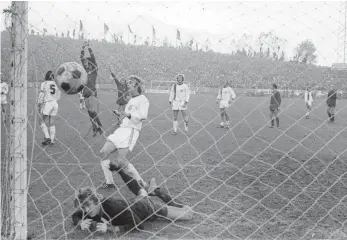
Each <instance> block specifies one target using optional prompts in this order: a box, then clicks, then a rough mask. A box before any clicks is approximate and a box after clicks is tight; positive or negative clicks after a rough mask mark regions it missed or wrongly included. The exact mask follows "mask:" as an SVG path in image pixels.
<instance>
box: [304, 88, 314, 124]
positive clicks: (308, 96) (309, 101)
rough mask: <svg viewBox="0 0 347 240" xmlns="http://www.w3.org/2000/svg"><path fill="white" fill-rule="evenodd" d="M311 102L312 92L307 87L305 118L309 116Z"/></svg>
mask: <svg viewBox="0 0 347 240" xmlns="http://www.w3.org/2000/svg"><path fill="white" fill-rule="evenodd" d="M312 103H313V97H312V92H311V89H310V88H309V87H308V88H307V89H306V91H305V104H306V108H307V112H306V115H305V117H306V119H309V118H310V113H311V110H312Z"/></svg>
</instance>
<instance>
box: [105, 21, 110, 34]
mask: <svg viewBox="0 0 347 240" xmlns="http://www.w3.org/2000/svg"><path fill="white" fill-rule="evenodd" d="M109 30H110V29H109V28H108V26H107V24H106V23H104V35H107V33H108V31H109Z"/></svg>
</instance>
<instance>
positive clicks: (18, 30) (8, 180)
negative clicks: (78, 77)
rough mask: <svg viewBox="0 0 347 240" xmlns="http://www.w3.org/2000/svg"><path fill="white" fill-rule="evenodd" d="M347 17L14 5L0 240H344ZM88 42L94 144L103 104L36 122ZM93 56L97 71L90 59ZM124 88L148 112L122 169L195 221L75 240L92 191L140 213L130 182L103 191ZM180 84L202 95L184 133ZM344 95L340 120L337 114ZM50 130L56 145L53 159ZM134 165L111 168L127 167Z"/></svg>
mask: <svg viewBox="0 0 347 240" xmlns="http://www.w3.org/2000/svg"><path fill="white" fill-rule="evenodd" d="M18 4H19V5H18ZM344 4H345V3H343V4H342V5H340V3H338V2H326V3H323V2H314V3H313V2H312V3H311V2H310V3H309V2H296V3H290V2H271V3H269V4H264V3H249V2H248V3H246V2H222V3H212V2H210V3H208V2H201V3H197V2H194V3H193V2H162V3H155V4H154V3H147V2H141V3H139V2H117V3H113V2H98V3H93V2H89V3H82V2H64V3H60V2H59V3H58V2H54V3H51V2H29V3H27V5H26V6H25V4H24V5H23V2H12V3H11V2H1V3H0V6H1V7H2V8H1V9H4V10H5V11H4V12H3V15H2V19H1V21H2V23H3V24H1V25H0V26H1V73H2V74H1V79H2V81H3V82H6V83H7V85H8V88H9V91H8V92H6V91H5V90H4V89H5V85H4V84H3V83H1V84H2V85H1V92H2V95H1V101H2V106H1V107H2V110H3V111H1V209H2V211H1V237H2V238H4V239H24V238H28V239H29V238H30V239H114V238H126V239H128V238H129V239H154V238H155V239H193V238H199V239H249V240H255V239H257V240H265V239H276V240H289V239H347V214H346V213H347V174H346V172H347V153H346V142H347V129H346V126H347V124H346V122H347V109H346V107H347V104H346V103H347V100H346V98H347V94H346V81H345V80H346V79H345V78H344V77H341V76H340V75H339V76H340V77H334V76H335V75H336V74H337V73H334V71H331V66H332V63H333V62H335V61H336V59H335V55H336V51H337V48H334V47H333V46H332V45H334V44H331V42H332V39H333V38H332V36H335V35H334V34H335V33H336V29H335V27H336V28H337V27H338V26H339V25H341V24H339V20H338V19H337V18H338V16H339V14H342V15H343V16H344V14H345V12H344V11H345V7H344ZM18 6H22V7H23V6H24V9H22V10H24V11H19V10H18ZM77 9H78V11H76V10H77ZM251 15H252V16H253V17H254V19H256V20H254V19H253V18H251V17H250V16H251ZM164 16H165V17H164ZM207 16H208V17H207ZM26 17H27V18H26ZM115 17H116V19H117V21H115ZM158 19H159V20H158ZM240 22H241V23H242V24H239V23H240ZM343 22H344V21H343ZM182 24H183V25H184V26H186V27H184V28H183V27H182V26H183V25H182ZM231 26H232V27H231ZM202 29H206V31H205V30H202ZM336 37H337V36H336ZM87 42H88V43H89V47H90V49H92V53H93V54H94V56H95V61H96V64H97V67H98V71H97V74H96V75H97V78H96V83H97V89H98V91H97V95H96V96H95V97H96V100H97V104H95V106H93V109H92V110H95V111H96V112H97V115H98V116H99V118H100V121H101V123H102V128H103V131H104V134H99V133H97V134H96V136H93V131H92V123H91V120H90V112H92V111H91V108H90V109H89V110H90V111H89V112H88V109H87V107H90V105H88V104H89V102H88V101H89V100H90V99H80V97H79V96H78V95H77V94H76V95H66V94H62V96H61V99H60V100H59V101H58V113H57V116H56V117H54V118H51V119H50V120H49V118H45V119H43V118H42V114H41V112H40V111H39V107H38V97H39V93H40V85H41V83H42V82H44V78H45V74H46V72H47V71H49V70H52V71H54V70H56V69H57V67H58V66H60V64H62V63H65V62H77V63H81V59H80V55H81V50H82V46H83V45H85V44H86V43H87ZM327 42H329V44H328V45H327V44H326V43H327ZM327 46H331V47H327ZM334 46H335V45H334ZM334 49H335V50H334ZM293 51H294V54H293ZM339 51H340V50H339ZM84 54H85V56H87V57H89V56H91V55H90V54H91V53H90V52H89V48H88V47H85V48H84ZM81 64H82V63H81ZM111 72H112V73H113V74H114V75H115V76H116V77H117V78H118V79H120V80H121V79H122V78H124V79H125V80H128V79H129V76H131V75H137V76H139V77H141V78H142V79H143V80H144V81H145V89H146V91H145V94H144V95H145V97H146V98H147V99H148V101H149V110H148V117H147V119H146V120H145V121H143V125H142V128H141V131H140V132H139V138H138V140H137V141H136V144H135V145H134V148H133V149H132V151H131V152H130V153H129V154H127V155H126V157H125V158H126V159H127V161H129V162H130V163H131V164H132V165H133V166H134V168H136V170H137V171H138V173H139V175H140V176H141V177H142V179H144V180H145V181H146V182H149V181H150V180H151V179H153V178H155V180H156V182H157V184H158V186H159V187H160V189H162V190H164V191H165V192H167V193H168V194H169V195H170V196H171V197H172V198H173V199H174V201H177V202H180V203H182V204H184V205H186V206H187V211H190V212H193V218H192V219H191V220H189V221H180V220H170V219H168V218H165V217H164V218H157V219H155V220H154V221H147V220H148V219H147V218H145V219H142V221H141V223H143V226H144V229H139V228H137V227H133V228H131V229H128V230H125V231H120V232H113V231H107V232H105V233H104V232H101V231H96V230H97V229H96V228H95V225H93V226H92V227H91V228H90V229H88V230H82V229H81V227H80V226H74V224H73V221H72V215H73V213H74V212H75V211H77V210H78V209H77V208H76V206H75V205H74V199H75V198H76V193H77V192H78V191H79V189H81V188H84V187H87V186H89V187H91V188H92V189H93V190H95V191H96V192H97V193H98V194H101V195H103V197H104V198H103V200H102V201H104V200H106V199H110V198H111V197H113V198H116V199H118V200H124V201H125V202H126V203H127V204H128V205H129V206H133V203H134V201H136V200H137V198H136V196H135V195H134V194H133V193H132V192H131V191H129V189H128V188H127V186H126V184H125V183H124V181H123V179H122V178H121V177H120V176H119V174H117V173H113V178H114V182H115V185H116V188H114V189H104V188H102V186H103V185H104V183H105V175H104V172H103V169H102V166H101V161H102V160H104V158H105V157H104V156H102V154H101V153H100V150H101V149H102V148H103V146H104V144H105V142H106V138H107V137H108V136H109V135H110V134H112V133H113V132H114V131H115V130H116V129H118V127H119V122H118V117H117V116H115V115H114V113H113V110H114V109H116V108H117V107H118V106H117V102H118V101H117V100H118V99H117V98H118V95H117V93H116V91H115V89H117V86H116V84H115V83H114V80H113V78H112V77H111ZM177 73H182V74H184V75H185V77H186V79H185V83H187V84H188V85H189V88H190V93H191V95H190V99H189V103H188V105H187V111H185V113H186V114H187V117H186V118H184V116H185V115H184V113H183V115H181V114H178V116H177V119H174V113H173V112H172V109H171V108H170V107H169V106H168V95H166V94H168V93H169V90H170V88H171V87H172V85H173V84H174V83H176V81H172V80H174V79H175V76H176V75H177ZM89 74H92V73H91V72H90V73H89ZM343 76H344V75H343ZM90 77H91V75H90ZM157 79H159V80H157ZM163 79H166V80H163ZM274 83H275V84H276V85H277V86H278V92H279V93H280V95H281V103H280V104H279V105H280V106H279V108H276V106H277V105H276V101H277V103H279V102H278V98H277V97H276V99H275V100H276V101H275V100H274V97H272V96H274V90H273V89H272V88H275V87H274V86H273V84H274ZM128 84H131V82H130V83H129V82H128ZM226 86H230V87H231V88H232V90H233V92H234V93H235V94H236V97H235V99H228V98H227V97H228V96H229V94H230V92H228V91H227V90H226V88H225V87H226ZM307 88H310V89H311V90H312V96H313V102H312V101H311V100H312V99H311V100H310V101H309V102H311V104H308V103H307V101H306V102H305V99H306V100H308V99H307V95H306V97H305V94H307V93H305V91H306V89H307ZM118 90H119V89H118ZM331 90H333V91H332V92H331ZM335 90H338V91H339V94H338V97H337V100H336V105H335V100H331V99H333V97H332V98H329V99H327V96H328V93H329V92H330V95H332V96H334V93H335V92H334V91H335ZM331 93H332V94H331ZM218 94H220V95H222V96H221V97H222V98H223V100H224V101H222V102H219V101H217V97H218ZM231 95H232V94H231ZM276 96H277V94H276ZM310 96H311V95H310ZM5 99H6V100H7V103H6V101H5ZM84 100H86V101H85V102H84ZM229 100H230V101H229ZM271 101H272V104H274V105H276V106H275V107H274V108H272V110H270V107H273V106H270V102H271ZM84 103H85V104H86V107H84ZM118 103H119V102H118ZM223 104H224V105H223ZM119 111H121V110H119ZM225 113H226V114H225ZM129 118H130V119H131V118H132V116H129ZM221 123H223V124H221ZM186 124H187V125H186ZM45 126H46V127H45ZM52 126H54V127H55V129H56V130H55V141H54V145H45V144H42V142H43V141H44V139H45V137H46V136H45V134H46V130H47V129H48V134H49V135H50V136H52V133H53V132H54V130H53V129H54V128H51V127H52ZM176 126H177V132H176V134H172V132H173V128H175V127H176ZM186 127H188V129H186ZM46 128H47V129H46ZM121 150H124V149H121ZM121 150H120V151H119V152H117V151H116V152H113V153H111V154H110V155H109V157H108V159H109V160H110V161H111V162H114V163H115V164H116V163H117V159H118V153H122V151H121ZM149 198H150V199H151V201H152V202H153V205H154V206H155V207H157V203H158V204H159V203H160V204H161V205H162V206H164V207H167V203H164V202H163V201H161V200H160V199H159V198H156V197H153V196H150V197H149ZM97 206H99V205H97ZM95 209H96V210H98V208H95ZM117 217H121V214H118V215H117ZM149 217H151V216H149ZM137 223H138V222H137ZM94 224H95V223H94Z"/></svg>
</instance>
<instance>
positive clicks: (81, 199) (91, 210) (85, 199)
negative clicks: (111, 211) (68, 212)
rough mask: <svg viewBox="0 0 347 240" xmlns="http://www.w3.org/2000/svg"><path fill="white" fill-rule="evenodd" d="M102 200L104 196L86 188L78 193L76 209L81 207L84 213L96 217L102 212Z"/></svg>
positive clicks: (75, 201)
mask: <svg viewBox="0 0 347 240" xmlns="http://www.w3.org/2000/svg"><path fill="white" fill-rule="evenodd" d="M102 200H103V196H102V195H101V194H98V193H96V192H95V191H94V190H93V189H92V188H91V187H85V188H81V189H79V190H78V191H77V193H76V199H75V200H74V205H75V207H78V206H79V207H80V208H81V209H82V211H83V212H85V213H88V214H89V215H90V216H91V217H94V216H96V215H97V214H98V213H99V211H100V202H101V201H102Z"/></svg>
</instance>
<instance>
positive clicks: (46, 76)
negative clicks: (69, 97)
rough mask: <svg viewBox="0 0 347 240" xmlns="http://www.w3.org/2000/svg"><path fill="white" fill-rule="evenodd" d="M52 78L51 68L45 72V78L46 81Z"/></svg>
mask: <svg viewBox="0 0 347 240" xmlns="http://www.w3.org/2000/svg"><path fill="white" fill-rule="evenodd" d="M53 79H54V74H53V72H52V71H51V70H49V71H47V72H46V75H45V80H46V81H48V80H53Z"/></svg>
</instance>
